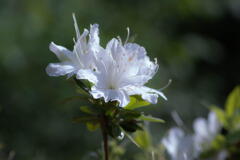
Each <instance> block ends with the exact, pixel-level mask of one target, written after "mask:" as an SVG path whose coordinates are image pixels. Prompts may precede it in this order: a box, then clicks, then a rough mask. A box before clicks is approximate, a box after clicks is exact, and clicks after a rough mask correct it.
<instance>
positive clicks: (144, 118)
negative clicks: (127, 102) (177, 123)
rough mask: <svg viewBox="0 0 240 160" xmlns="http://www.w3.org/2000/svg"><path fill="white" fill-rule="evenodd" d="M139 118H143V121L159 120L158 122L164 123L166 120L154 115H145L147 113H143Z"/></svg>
mask: <svg viewBox="0 0 240 160" xmlns="http://www.w3.org/2000/svg"><path fill="white" fill-rule="evenodd" d="M139 119H140V120H143V121H149V122H157V123H164V122H165V121H164V120H163V119H160V118H156V117H152V116H145V115H141V116H140V117H139Z"/></svg>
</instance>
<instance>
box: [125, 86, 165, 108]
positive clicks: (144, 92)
mask: <svg viewBox="0 0 240 160" xmlns="http://www.w3.org/2000/svg"><path fill="white" fill-rule="evenodd" d="M124 89H125V91H126V92H127V93H128V95H141V96H142V98H143V99H144V100H146V101H148V102H150V103H152V104H156V103H157V99H158V96H161V97H163V98H164V99H165V100H167V97H166V96H165V95H164V94H163V93H162V92H160V91H158V90H155V89H152V88H148V87H145V86H126V87H124Z"/></svg>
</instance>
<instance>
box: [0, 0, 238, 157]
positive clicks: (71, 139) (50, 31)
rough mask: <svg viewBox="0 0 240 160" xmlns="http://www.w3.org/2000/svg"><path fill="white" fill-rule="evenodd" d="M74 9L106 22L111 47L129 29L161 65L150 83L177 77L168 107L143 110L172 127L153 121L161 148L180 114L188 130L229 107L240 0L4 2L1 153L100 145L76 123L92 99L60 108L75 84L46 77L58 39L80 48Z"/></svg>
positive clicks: (77, 150)
mask: <svg viewBox="0 0 240 160" xmlns="http://www.w3.org/2000/svg"><path fill="white" fill-rule="evenodd" d="M72 12H75V13H76V15H77V19H78V22H79V26H80V28H81V29H83V28H84V27H88V26H89V24H91V23H99V24H100V36H101V43H102V45H103V46H104V45H105V44H106V42H107V41H109V40H110V38H111V37H113V36H118V35H120V36H121V37H125V36H126V30H125V28H126V27H130V29H131V35H132V36H133V37H134V39H135V41H136V42H137V43H139V44H141V45H143V46H144V47H145V48H146V50H147V51H148V54H149V55H150V57H151V58H153V57H157V58H158V61H159V64H160V69H159V72H158V74H157V75H156V76H155V78H154V79H153V80H152V81H150V82H149V84H148V85H149V86H151V87H154V88H161V87H162V86H164V85H165V84H166V83H167V81H168V80H169V79H172V80H173V83H172V84H171V86H170V87H168V88H167V89H166V90H165V91H164V92H165V93H166V95H167V97H168V99H169V100H168V101H167V102H164V101H163V100H160V102H159V104H158V105H154V106H148V107H145V108H140V110H144V111H145V112H147V113H150V114H153V115H154V116H156V117H162V118H163V119H164V120H166V122H167V123H165V125H158V124H153V125H151V127H150V130H151V133H153V134H154V135H153V136H152V137H153V140H152V141H153V142H156V143H157V141H158V139H159V137H161V136H162V135H163V133H164V130H165V129H166V128H167V127H168V126H169V125H171V124H172V121H171V117H170V114H169V113H170V112H171V111H172V110H177V112H178V113H179V114H180V115H181V117H183V118H184V121H185V122H187V123H188V124H189V125H190V122H191V120H192V119H193V118H194V117H196V116H199V115H204V114H206V112H207V110H206V108H205V107H204V106H205V105H206V106H208V105H209V104H217V105H220V104H223V102H224V99H225V98H224V97H226V95H227V94H228V91H229V90H231V89H232V88H233V87H234V86H235V85H237V84H239V82H240V76H239V60H240V54H239V50H240V45H239V43H240V38H239V37H240V30H239V28H240V2H239V0H194V1H193V0H183V1H177V0H171V1H169V0H151V1H144V0H128V1H127V0H122V1H117V0H78V1H73V0H69V1H63V0H51V1H49V0H39V1H36V0H0V19H1V21H0V35H1V36H0V77H1V83H0V88H1V96H0V97H1V101H0V142H1V144H3V147H4V148H3V149H2V150H1V153H0V156H2V155H3V157H8V156H9V155H10V153H15V155H14V157H15V159H18V160H52V159H58V160H65V159H69V160H75V159H82V160H84V159H87V158H86V155H88V154H90V151H96V150H97V148H99V144H100V139H99V133H87V132H86V131H85V128H84V126H83V125H81V124H79V125H78V124H74V123H72V122H71V118H72V117H75V116H79V107H80V106H85V105H86V103H85V101H84V100H82V99H78V100H77V101H74V102H70V103H64V104H63V103H62V100H63V99H66V98H68V97H73V96H76V94H75V93H76V92H75V90H74V89H75V84H74V82H73V81H72V80H65V77H62V78H52V77H48V76H47V75H46V73H45V67H46V66H47V64H48V63H49V62H54V61H57V60H56V58H55V56H54V55H53V54H52V53H51V52H50V51H49V49H48V45H49V43H50V42H51V41H54V42H56V43H58V44H62V45H64V46H67V47H68V48H69V49H72V46H73V42H72V37H74V28H73V21H72V18H71V15H72ZM153 145H154V144H153ZM125 150H126V152H125V154H124V157H127V158H126V159H131V157H132V155H135V154H133V153H139V152H140V151H139V150H138V149H136V148H135V147H131V145H130V146H128V148H127V149H125ZM2 152H3V153H2ZM139 157H141V156H139ZM0 158H2V157H0Z"/></svg>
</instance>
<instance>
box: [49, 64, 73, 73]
mask: <svg viewBox="0 0 240 160" xmlns="http://www.w3.org/2000/svg"><path fill="white" fill-rule="evenodd" d="M74 71H75V68H74V67H73V66H72V65H70V64H66V63H50V64H48V66H47V68H46V72H47V74H48V75H49V76H63V75H66V74H71V75H72V73H73V72H74Z"/></svg>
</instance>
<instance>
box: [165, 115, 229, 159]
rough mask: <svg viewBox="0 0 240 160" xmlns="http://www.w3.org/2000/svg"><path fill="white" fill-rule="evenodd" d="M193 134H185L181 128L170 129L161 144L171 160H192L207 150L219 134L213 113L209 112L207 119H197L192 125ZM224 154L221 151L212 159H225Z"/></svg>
mask: <svg viewBox="0 0 240 160" xmlns="http://www.w3.org/2000/svg"><path fill="white" fill-rule="evenodd" d="M193 129H194V134H185V133H184V131H183V130H182V129H181V128H177V127H174V128H171V129H170V131H169V134H168V136H167V137H164V138H163V140H162V144H163V145H164V146H165V148H166V150H167V152H168V153H169V155H170V156H171V159H172V160H194V159H198V157H199V155H200V154H201V153H202V152H203V151H205V150H207V149H208V148H209V147H210V145H211V143H212V141H213V140H214V139H215V138H216V136H217V135H218V133H219V132H220V129H221V125H220V123H219V121H218V119H217V116H216V114H215V113H214V112H210V113H209V115H208V119H207V120H206V119H204V118H197V119H196V120H195V121H194V124H193ZM226 155H227V154H226V152H225V151H222V152H220V153H219V154H218V155H216V157H214V158H213V159H216V160H224V159H226Z"/></svg>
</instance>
